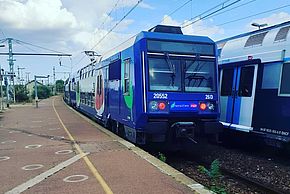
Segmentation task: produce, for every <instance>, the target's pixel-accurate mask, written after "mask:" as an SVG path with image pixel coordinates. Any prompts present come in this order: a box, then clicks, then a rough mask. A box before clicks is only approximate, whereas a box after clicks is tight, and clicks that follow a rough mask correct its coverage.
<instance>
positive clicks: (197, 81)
mask: <svg viewBox="0 0 290 194" xmlns="http://www.w3.org/2000/svg"><path fill="white" fill-rule="evenodd" d="M183 37H184V36H183ZM143 44H144V45H145V47H146V48H145V50H146V52H144V53H145V54H144V55H143V60H142V61H143V80H142V83H143V89H144V91H143V98H142V101H143V106H144V107H143V111H144V113H145V114H144V115H145V116H144V117H142V119H143V120H142V119H141V121H140V120H139V123H138V121H137V123H136V125H137V128H138V124H141V125H142V126H141V127H139V129H140V130H139V133H141V134H142V133H144V134H143V135H145V136H146V141H148V142H164V141H168V142H170V143H174V142H176V141H177V140H179V139H184V138H187V139H190V140H192V141H194V142H196V141H198V140H197V139H198V138H199V137H201V136H204V135H209V134H211V135H216V134H218V133H219V132H220V131H221V129H222V125H221V124H220V123H219V121H218V117H219V102H218V99H219V97H218V91H217V59H216V57H215V44H214V43H213V42H212V41H211V40H209V39H207V38H205V37H194V38H192V37H191V36H186V40H175V41H172V40H160V39H159V40H158V39H150V37H149V38H148V39H144V40H143Z"/></svg>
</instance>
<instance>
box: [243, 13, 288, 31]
mask: <svg viewBox="0 0 290 194" xmlns="http://www.w3.org/2000/svg"><path fill="white" fill-rule="evenodd" d="M289 20H290V15H289V14H288V13H285V12H280V13H275V14H272V15H270V16H269V17H265V18H259V19H254V20H252V21H251V22H250V23H248V24H247V28H248V30H253V28H255V29H257V28H256V27H254V26H252V25H251V24H252V23H258V24H268V26H272V25H276V24H279V23H282V22H285V21H289Z"/></svg>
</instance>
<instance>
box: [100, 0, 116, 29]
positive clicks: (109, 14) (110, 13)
mask: <svg viewBox="0 0 290 194" xmlns="http://www.w3.org/2000/svg"><path fill="white" fill-rule="evenodd" d="M119 2H120V0H117V2H116V3H115V5H114V7H113V8H112V9H111V11H110V12H109V13H108V15H107V16H106V18H105V20H104V21H103V22H102V24H101V25H100V26H99V27H98V29H102V26H103V25H104V24H105V23H106V21H107V19H108V18H109V17H110V16H111V15H112V13H113V11H114V10H115V9H116V8H117V6H118V4H119Z"/></svg>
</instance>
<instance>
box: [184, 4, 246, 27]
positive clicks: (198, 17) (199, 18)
mask: <svg viewBox="0 0 290 194" xmlns="http://www.w3.org/2000/svg"><path fill="white" fill-rule="evenodd" d="M229 1H230V0H227V1H225V2H223V3H220V4H218V5H216V6H214V7H213V8H211V9H209V10H207V11H205V12H203V13H202V14H200V15H198V16H196V17H194V18H192V19H191V20H193V21H192V22H189V23H187V22H188V21H187V22H184V23H183V24H181V27H182V28H186V27H188V26H190V25H192V24H194V23H196V22H198V21H200V20H202V19H206V18H207V17H209V16H211V15H213V14H215V13H218V12H220V11H221V10H224V9H226V8H228V7H230V6H232V5H234V4H236V3H238V2H240V1H241V0H235V1H234V2H232V3H230V4H228V5H225V4H226V3H228V2H229ZM219 6H222V7H221V8H219V9H217V10H215V9H216V8H218V7H219ZM211 10H214V11H213V12H210V13H209V14H206V13H207V12H209V11H211ZM203 14H206V15H205V16H203ZM194 19H196V20H194Z"/></svg>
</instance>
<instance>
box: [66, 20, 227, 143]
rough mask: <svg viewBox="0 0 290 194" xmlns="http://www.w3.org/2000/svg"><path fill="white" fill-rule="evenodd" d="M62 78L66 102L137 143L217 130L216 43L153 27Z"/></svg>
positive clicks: (219, 127) (175, 29) (219, 126)
mask: <svg viewBox="0 0 290 194" xmlns="http://www.w3.org/2000/svg"><path fill="white" fill-rule="evenodd" d="M118 50H119V51H115V54H113V55H110V54H108V55H109V57H103V58H104V60H100V62H98V63H97V62H92V63H91V64H89V65H88V66H86V67H84V68H82V69H80V70H79V71H77V73H76V74H75V75H74V76H72V77H71V78H70V79H69V80H67V81H66V86H65V90H66V91H65V92H66V94H65V99H66V101H67V102H68V103H69V104H71V105H72V106H74V107H75V108H77V109H78V110H80V111H82V112H84V113H86V114H87V115H89V116H90V117H94V118H95V119H96V120H97V121H99V122H101V123H102V124H104V125H105V126H106V127H107V128H109V129H111V130H112V131H114V132H116V133H118V134H120V135H122V136H123V137H125V138H126V139H128V140H130V141H132V142H134V143H137V144H145V143H147V142H175V141H176V140H177V139H179V138H184V137H186V138H190V139H191V140H193V141H196V140H197V138H198V137H200V136H204V135H216V134H218V133H219V132H220V131H221V130H222V124H221V123H220V122H219V120H218V118H219V114H220V112H219V94H218V84H217V57H216V45H215V43H214V42H213V41H212V40H211V39H209V38H208V37H201V36H188V35H183V34H182V31H181V28H180V27H173V26H163V25H158V26H156V27H154V28H152V29H150V30H149V31H148V32H145V31H143V32H141V33H139V34H138V35H137V36H136V38H133V39H132V41H131V42H130V43H127V46H126V48H125V49H122V48H120V49H118Z"/></svg>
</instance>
